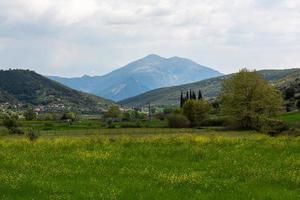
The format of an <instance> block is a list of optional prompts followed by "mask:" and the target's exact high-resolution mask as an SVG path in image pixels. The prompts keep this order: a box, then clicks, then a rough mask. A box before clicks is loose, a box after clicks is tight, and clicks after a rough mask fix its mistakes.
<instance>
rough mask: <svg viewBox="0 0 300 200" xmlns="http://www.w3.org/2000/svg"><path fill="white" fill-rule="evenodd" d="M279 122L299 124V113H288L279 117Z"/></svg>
mask: <svg viewBox="0 0 300 200" xmlns="http://www.w3.org/2000/svg"><path fill="white" fill-rule="evenodd" d="M279 118H280V119H281V120H284V121H287V122H300V112H289V113H284V114H281V115H280V116H279Z"/></svg>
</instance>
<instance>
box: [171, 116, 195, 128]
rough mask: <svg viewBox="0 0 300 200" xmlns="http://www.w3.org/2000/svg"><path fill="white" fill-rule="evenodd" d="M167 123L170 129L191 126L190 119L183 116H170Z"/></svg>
mask: <svg viewBox="0 0 300 200" xmlns="http://www.w3.org/2000/svg"><path fill="white" fill-rule="evenodd" d="M167 121H168V127H169V128H187V127H189V126H190V121H189V120H188V118H187V117H186V116H184V115H181V114H170V115H169V116H168V117H167Z"/></svg>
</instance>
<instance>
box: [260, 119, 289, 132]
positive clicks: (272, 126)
mask: <svg viewBox="0 0 300 200" xmlns="http://www.w3.org/2000/svg"><path fill="white" fill-rule="evenodd" d="M288 129H289V125H288V124H287V123H286V122H284V121H281V120H278V119H269V118H267V119H263V121H262V126H261V128H260V130H261V132H264V133H268V134H269V135H271V136H275V135H278V134H279V133H281V132H283V131H287V130H288Z"/></svg>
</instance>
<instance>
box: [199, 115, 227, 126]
mask: <svg viewBox="0 0 300 200" xmlns="http://www.w3.org/2000/svg"><path fill="white" fill-rule="evenodd" d="M227 124H228V117H210V118H208V119H205V120H204V121H202V123H201V125H203V126H225V125H227Z"/></svg>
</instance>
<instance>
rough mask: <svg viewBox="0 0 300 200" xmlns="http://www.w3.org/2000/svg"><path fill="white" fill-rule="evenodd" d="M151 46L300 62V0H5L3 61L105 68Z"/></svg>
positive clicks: (251, 64)
mask: <svg viewBox="0 0 300 200" xmlns="http://www.w3.org/2000/svg"><path fill="white" fill-rule="evenodd" d="M148 54H158V55H161V56H163V57H172V56H179V57H185V58H189V59H192V60H193V61H195V62H197V63H199V64H201V65H205V66H208V67H212V68H214V69H216V70H218V71H220V72H222V73H225V74H226V73H232V72H236V71H238V70H239V69H241V68H244V67H246V68H249V69H271V68H274V69H277V68H278V69H279V68H299V67H300V0H213V1H212V0H126V1H124V0H1V1H0V68H1V69H8V68H25V69H32V70H35V71H37V72H38V73H42V74H45V75H59V76H66V77H73V76H82V75H84V74H87V75H103V74H105V73H108V72H110V71H112V70H114V69H116V68H119V67H122V66H124V65H126V64H127V63H129V62H131V61H134V60H137V59H139V58H142V57H144V56H146V55H148Z"/></svg>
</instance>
